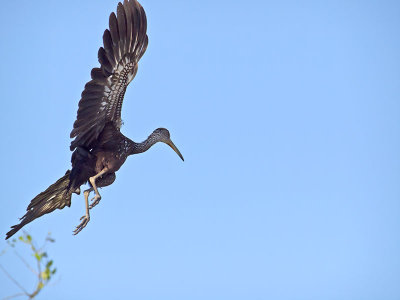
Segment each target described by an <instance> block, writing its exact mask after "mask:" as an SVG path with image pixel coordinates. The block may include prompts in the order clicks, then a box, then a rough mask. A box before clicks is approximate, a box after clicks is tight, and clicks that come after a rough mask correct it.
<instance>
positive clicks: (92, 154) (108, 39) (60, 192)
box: [6, 0, 183, 239]
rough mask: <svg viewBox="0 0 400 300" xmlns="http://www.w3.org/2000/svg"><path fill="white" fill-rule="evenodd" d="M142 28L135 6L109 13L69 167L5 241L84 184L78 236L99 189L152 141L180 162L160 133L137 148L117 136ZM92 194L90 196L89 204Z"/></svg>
mask: <svg viewBox="0 0 400 300" xmlns="http://www.w3.org/2000/svg"><path fill="white" fill-rule="evenodd" d="M146 29H147V20H146V14H145V12H144V9H143V8H142V6H141V5H140V4H139V2H137V1H136V0H124V2H123V4H122V3H121V2H120V3H118V7H117V13H116V14H115V13H111V15H110V18H109V29H106V30H105V31H104V34H103V47H100V49H99V52H98V59H99V63H100V67H99V68H93V69H92V71H91V78H92V79H91V80H90V81H89V82H88V83H86V85H85V88H84V90H83V92H82V96H81V99H80V101H79V107H78V112H77V117H76V120H75V122H74V125H73V129H72V131H71V134H70V137H71V138H73V140H72V142H71V146H70V150H71V151H73V153H72V157H71V164H72V168H71V170H68V171H67V172H66V173H65V175H64V176H63V177H61V178H60V179H59V180H57V181H56V182H55V183H54V184H52V185H50V186H49V187H48V188H47V189H46V190H45V191H44V192H42V193H40V194H39V195H37V196H36V197H35V198H34V199H33V200H32V201H31V202H30V204H29V205H28V208H27V211H26V213H25V215H24V216H23V217H22V218H21V219H20V221H21V222H20V223H19V224H17V225H14V226H12V227H11V230H10V231H9V232H8V233H7V234H6V239H8V238H10V237H11V236H13V235H14V234H15V233H16V232H17V231H18V230H20V229H21V228H22V227H23V226H25V225H26V224H28V223H30V222H32V221H33V220H35V219H36V218H39V217H41V216H42V215H44V214H48V213H51V212H52V211H54V210H55V209H63V208H64V207H65V206H68V207H69V206H70V205H71V196H72V194H73V193H75V194H78V195H79V194H80V187H81V185H83V184H85V183H89V186H90V188H89V189H87V190H85V191H84V192H83V195H84V199H85V204H86V210H85V215H84V216H83V217H82V218H81V220H80V221H81V222H80V224H79V225H78V226H77V227H76V229H75V230H74V234H78V233H79V232H80V231H81V230H82V229H83V228H85V227H86V225H87V224H88V222H89V220H90V213H89V210H90V209H92V208H93V207H95V206H96V205H97V204H98V203H99V201H100V199H101V195H100V193H99V190H98V188H99V187H105V186H108V185H110V184H112V183H113V182H114V181H115V178H116V176H115V172H117V171H118V170H119V168H120V167H121V166H122V165H123V164H124V162H125V160H126V159H127V157H128V156H129V155H132V154H138V153H142V152H145V151H147V150H148V149H149V148H150V147H151V146H153V145H154V144H155V143H157V142H163V143H165V144H167V145H169V146H170V147H171V148H172V149H173V150H174V151H175V152H176V153H177V154H178V155H179V157H180V158H181V159H182V160H183V156H182V154H181V153H180V152H179V150H178V148H177V147H176V146H175V145H174V143H173V142H172V140H171V138H170V133H169V131H168V130H167V129H165V128H158V129H156V130H154V131H153V132H152V133H151V134H150V136H149V137H148V138H147V139H146V140H145V141H143V142H141V143H136V142H134V141H132V140H131V139H129V138H127V137H126V136H124V135H123V134H122V133H121V131H120V129H121V125H122V120H121V109H122V102H123V99H124V95H125V91H126V88H127V86H128V85H129V83H130V82H131V81H132V80H133V78H134V77H135V75H136V72H137V70H138V62H139V60H140V58H141V57H142V56H143V54H144V52H145V51H146V48H147V44H148V37H147V34H146ZM91 192H94V194H95V195H94V197H93V198H92V199H91V203H90V204H89V195H90V193H91Z"/></svg>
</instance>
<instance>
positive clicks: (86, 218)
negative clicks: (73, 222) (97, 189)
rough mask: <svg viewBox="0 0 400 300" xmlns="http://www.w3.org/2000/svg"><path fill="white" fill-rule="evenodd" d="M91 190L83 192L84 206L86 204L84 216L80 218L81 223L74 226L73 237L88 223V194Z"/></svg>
mask: <svg viewBox="0 0 400 300" xmlns="http://www.w3.org/2000/svg"><path fill="white" fill-rule="evenodd" d="M92 190H93V189H92V188H90V189H88V190H86V191H84V192H83V196H84V197H85V204H86V215H84V216H82V217H81V220H82V222H81V223H80V224H79V225H78V226H76V229H75V230H74V235H77V234H78V233H79V232H81V231H82V229H83V228H85V227H86V225H87V224H88V223H89V221H90V214H89V194H90V192H91V191H92Z"/></svg>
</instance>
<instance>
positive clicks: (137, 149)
mask: <svg viewBox="0 0 400 300" xmlns="http://www.w3.org/2000/svg"><path fill="white" fill-rule="evenodd" d="M157 142H159V140H158V139H156V138H155V136H154V135H153V134H150V136H149V137H148V138H147V139H146V140H145V141H143V142H141V143H135V142H133V145H132V150H131V152H130V155H132V154H138V153H143V152H146V151H147V150H149V149H150V147H151V146H153V145H154V144H155V143H157Z"/></svg>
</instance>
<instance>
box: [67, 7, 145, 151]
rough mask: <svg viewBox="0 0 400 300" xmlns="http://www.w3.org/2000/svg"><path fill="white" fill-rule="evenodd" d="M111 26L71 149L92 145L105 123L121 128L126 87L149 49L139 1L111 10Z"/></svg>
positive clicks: (83, 100)
mask: <svg viewBox="0 0 400 300" xmlns="http://www.w3.org/2000/svg"><path fill="white" fill-rule="evenodd" d="M109 26H110V28H109V29H106V30H105V31H104V35H103V44H104V46H103V47H100V49H99V53H98V57H99V62H100V68H93V69H92V72H91V77H92V80H91V81H89V82H88V83H87V84H86V85H85V89H84V91H83V92H82V97H81V100H80V101H79V108H78V113H77V118H76V121H75V123H74V128H73V130H72V131H71V135H70V136H71V138H75V139H74V140H73V141H72V142H71V147H70V148H71V151H73V150H74V149H75V148H76V147H78V146H80V147H84V148H86V149H88V150H90V149H91V148H93V147H94V146H95V145H96V143H97V139H98V137H99V134H100V133H101V132H102V130H103V128H104V126H105V124H107V123H108V122H113V123H114V124H115V127H116V128H117V129H119V128H120V127H121V108H122V101H123V99H124V95H125V91H126V87H127V86H128V84H129V83H130V82H131V81H132V79H133V78H134V77H135V75H136V72H137V68H138V62H139V60H140V58H141V57H142V55H143V54H144V52H145V51H146V48H147V43H148V37H147V34H146V29H147V20H146V14H145V12H144V9H143V8H142V6H141V5H140V4H139V2H137V1H136V0H129V1H128V0H124V4H121V3H118V7H117V15H115V13H111V15H110V21H109Z"/></svg>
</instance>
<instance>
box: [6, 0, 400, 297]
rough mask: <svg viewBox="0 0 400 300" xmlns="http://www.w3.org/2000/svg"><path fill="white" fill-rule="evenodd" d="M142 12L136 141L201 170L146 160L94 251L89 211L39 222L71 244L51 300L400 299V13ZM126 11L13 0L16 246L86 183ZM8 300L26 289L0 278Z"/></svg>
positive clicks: (130, 127) (105, 211)
mask: <svg viewBox="0 0 400 300" xmlns="http://www.w3.org/2000/svg"><path fill="white" fill-rule="evenodd" d="M141 3H142V5H143V7H144V8H145V10H146V13H147V19H148V35H149V47H148V50H147V52H146V54H145V55H144V57H143V58H142V60H141V61H140V65H139V71H138V74H137V76H136V78H135V80H134V81H133V82H132V83H131V85H130V86H129V88H128V91H127V93H126V96H125V102H124V107H123V119H124V121H125V125H124V127H123V133H124V134H126V135H127V136H128V137H130V138H132V139H134V140H136V141H141V140H143V139H144V138H146V137H147V136H148V134H149V133H150V132H151V131H152V130H153V129H155V128H157V127H166V128H168V129H169V130H170V132H171V136H172V139H173V141H174V142H175V144H176V145H177V146H178V147H179V149H180V150H181V152H182V154H183V155H184V157H185V162H184V163H183V162H182V161H180V159H179V157H178V156H177V155H176V154H175V153H174V152H173V151H172V150H171V149H170V148H168V147H167V146H165V145H156V146H155V147H153V148H152V149H151V150H150V151H148V152H147V153H145V154H142V155H137V156H135V157H130V158H129V159H128V161H127V162H126V163H125V165H124V166H123V167H122V168H121V170H120V171H119V172H118V173H117V180H116V182H115V183H114V184H113V185H112V186H110V187H108V188H104V189H102V191H101V193H102V196H103V199H102V201H101V203H100V205H99V206H97V207H96V208H95V209H93V210H92V213H91V221H90V223H89V225H88V226H87V227H86V228H85V229H84V230H83V231H82V232H81V233H80V234H79V235H78V236H72V230H73V229H74V227H75V226H76V225H77V224H78V223H79V218H80V217H81V216H82V215H83V213H84V201H83V196H82V195H81V196H74V198H73V203H72V207H71V208H65V209H64V210H62V211H56V212H54V213H53V214H51V215H46V216H44V217H42V218H41V219H38V220H36V221H35V222H33V223H31V224H29V225H28V226H26V230H28V231H29V232H30V233H31V234H32V235H33V236H34V237H35V238H36V239H39V240H41V239H43V238H44V237H45V236H46V233H47V232H48V231H51V232H52V235H53V237H54V238H55V239H56V243H55V244H53V245H51V246H50V247H49V249H48V251H49V253H50V254H51V256H52V257H53V258H54V260H55V265H56V267H57V268H58V276H57V278H58V279H57V280H56V281H57V283H56V284H55V285H54V286H51V287H48V288H47V290H45V291H44V292H43V294H42V295H40V297H39V298H38V299H43V300H44V299H57V300H63V299H65V300H70V299H100V300H101V299H141V300H153V299H154V300H156V299H171V300H180V299H182V300H188V299H191V300H192V299H195V300H204V299H210V300H211V299H212V300H214V299H215V300H221V299H227V300H228V299H229V300H236V299H252V300H253V299H254V300H256V299H278V300H285V299H288V300H289V299H290V300H296V299H304V300H306V299H307V300H310V299H315V300H320V299H325V300H327V299H340V300H344V299H349V300H350V299H351V300H357V299H363V300H365V299H386V300H390V299H399V298H400V284H399V279H400V184H399V183H400V156H399V154H400V97H399V96H400V2H398V1H255V0H254V1H245V2H243V1H208V0H206V1H187V0H186V1H150V0H142V2H141ZM116 5H117V1H95V0H86V1H46V3H45V2H44V1H24V0H22V1H18V2H14V1H8V2H4V3H2V7H1V11H0V36H1V47H0V56H1V62H2V64H1V68H0V80H1V81H0V82H1V92H2V93H1V98H2V102H1V103H2V110H1V111H2V117H1V118H0V134H1V147H0V155H1V156H0V157H2V163H1V165H2V171H1V172H0V182H1V187H2V188H1V191H2V195H1V207H2V208H1V211H0V232H1V236H2V238H3V237H4V235H5V233H6V232H7V231H8V229H9V226H11V225H13V224H15V223H17V221H18V217H21V216H22V215H23V214H24V211H25V208H26V206H27V205H28V203H29V201H30V200H31V199H32V198H33V197H34V196H35V195H36V194H38V193H39V192H41V191H43V190H44V189H45V188H47V187H48V186H49V185H50V184H51V183H53V182H54V181H55V180H56V179H58V178H59V177H61V176H62V175H63V174H64V172H65V171H66V170H67V169H68V168H69V167H70V163H69V161H70V151H69V148H68V146H69V143H70V140H69V133H70V131H71V128H72V124H73V122H74V119H75V116H76V111H77V104H78V100H79V98H80V94H81V92H82V89H83V86H84V84H85V83H86V82H87V81H88V80H89V79H90V69H91V68H92V67H95V66H97V65H98V64H97V50H98V47H99V46H100V45H101V42H102V33H103V31H104V29H105V28H106V27H107V25H108V16H109V14H110V12H111V11H115V9H116ZM5 244H6V243H5V242H4V241H0V248H3V247H4V246H5ZM10 254H11V253H10ZM0 263H1V264H2V265H3V266H4V267H7V269H8V270H9V271H10V272H11V273H12V274H13V275H14V276H15V277H16V278H18V280H20V281H21V282H22V283H23V284H24V286H25V287H27V288H30V287H33V286H34V281H33V279H32V278H30V274H29V273H28V272H26V271H25V269H24V266H23V265H22V266H21V263H20V262H19V261H18V259H17V258H15V257H14V256H13V255H12V254H11V255H9V256H8V259H7V261H4V259H3V258H2V257H0ZM0 291H1V292H0V294H1V295H0V296H7V295H11V294H13V293H15V292H18V289H17V288H16V287H15V286H13V285H12V283H11V282H10V281H8V279H7V278H6V277H5V276H4V275H3V274H2V273H0Z"/></svg>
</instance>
